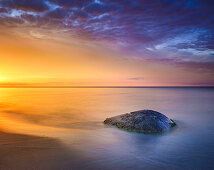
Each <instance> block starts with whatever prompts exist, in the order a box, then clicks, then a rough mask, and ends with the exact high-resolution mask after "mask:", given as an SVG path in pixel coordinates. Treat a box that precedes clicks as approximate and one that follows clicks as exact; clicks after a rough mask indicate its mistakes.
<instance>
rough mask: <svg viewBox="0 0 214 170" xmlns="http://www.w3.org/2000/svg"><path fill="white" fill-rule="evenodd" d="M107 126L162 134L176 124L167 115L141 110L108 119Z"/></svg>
mask: <svg viewBox="0 0 214 170" xmlns="http://www.w3.org/2000/svg"><path fill="white" fill-rule="evenodd" d="M104 123H105V124H107V125H112V126H116V127H118V128H120V129H124V130H128V131H134V132H141V133H162V132H166V131H168V130H170V129H171V128H172V127H174V126H175V125H176V123H175V122H174V121H173V120H171V119H169V118H168V117H166V116H165V115H163V114H161V113H159V112H157V111H153V110H139V111H135V112H131V113H126V114H122V115H119V116H115V117H111V118H107V119H106V120H105V121H104Z"/></svg>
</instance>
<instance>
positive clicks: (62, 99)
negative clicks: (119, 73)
mask: <svg viewBox="0 0 214 170" xmlns="http://www.w3.org/2000/svg"><path fill="white" fill-rule="evenodd" d="M140 109H153V110H157V111H159V112H162V113H164V114H166V115H167V116H168V117H170V118H171V119H173V120H175V121H176V122H177V124H178V126H177V127H176V128H174V129H173V130H172V131H171V132H169V133H167V134H162V135H144V134H139V133H130V132H126V131H122V130H119V129H117V128H114V127H108V126H105V125H104V124H102V121H103V120H104V119H105V118H106V117H111V116H114V115H118V114H122V113H126V112H130V111H135V110H140ZM213 122H214V89H213V88H127V89H126V88H98V89H95V88H79V89H78V88H70V89H69V88H59V89H54V88H53V89H45V88H38V89H37V88H32V89H31V88H26V89H24V88H20V89H15V88H14V89H13V88H0V129H2V130H4V131H7V132H13V133H18V134H27V135H37V136H46V137H51V138H54V139H58V140H59V141H60V143H61V144H62V145H63V146H64V147H65V148H66V151H67V153H68V156H67V157H66V158H65V159H64V163H63V166H64V167H62V168H64V169H71V168H73V169H142V168H145V169H214V123H213ZM32 152H33V151H32ZM67 153H66V154H67ZM11 154H12V153H11ZM69 155H70V156H69ZM0 159H1V158H0ZM42 164H55V165H56V167H57V164H60V160H59V159H58V158H54V156H53V157H52V158H47V160H45V161H44V162H41V167H42ZM32 168H33V167H32Z"/></svg>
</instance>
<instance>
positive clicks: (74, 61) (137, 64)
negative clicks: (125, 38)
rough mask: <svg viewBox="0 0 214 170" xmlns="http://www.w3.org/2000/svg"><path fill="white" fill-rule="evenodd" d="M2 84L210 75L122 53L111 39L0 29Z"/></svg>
mask: <svg viewBox="0 0 214 170" xmlns="http://www.w3.org/2000/svg"><path fill="white" fill-rule="evenodd" d="M0 51H1V52H0V85H4V86H7V85H35V86H36V85H42V86H43V85H44V86H45V85H48V86H170V85H172V86H177V85H178V86H188V85H194V84H197V83H198V82H202V83H203V82H207V80H210V79H212V75H210V74H207V73H206V72H204V73H201V72H200V74H199V73H198V72H197V71H194V70H190V69H189V70H188V69H183V68H179V67H178V66H176V67H175V66H173V65H171V66H170V65H166V64H162V63H158V62H157V63H155V62H152V61H148V60H143V59H139V58H137V57H135V56H131V55H129V54H125V53H122V52H121V51H120V49H118V48H117V46H114V44H110V43H109V42H107V41H102V42H96V41H94V40H90V38H87V36H86V38H82V37H78V36H75V35H74V36H70V35H68V34H66V33H63V32H62V33H59V34H54V33H53V32H52V33H47V32H45V31H44V30H42V29H35V28H28V29H26V28H25V29H20V30H17V29H14V28H13V29H12V28H11V29H8V30H7V31H3V30H2V31H1V32H0Z"/></svg>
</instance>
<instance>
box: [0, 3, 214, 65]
mask: <svg viewBox="0 0 214 170" xmlns="http://www.w3.org/2000/svg"><path fill="white" fill-rule="evenodd" d="M0 4H1V6H2V7H1V8H0V20H1V22H2V23H4V24H5V25H8V23H10V25H12V24H14V26H19V25H20V24H26V21H27V23H28V24H35V23H36V24H37V25H39V26H43V25H44V26H45V27H46V28H47V25H48V24H49V25H51V27H52V28H53V27H54V28H58V27H57V26H58V25H60V26H61V27H60V28H62V27H66V28H69V29H71V30H74V31H75V32H76V34H77V35H82V36H83V37H89V36H90V38H91V39H93V40H101V41H107V42H109V43H110V44H113V45H111V46H116V47H119V48H118V49H119V50H121V51H122V52H124V53H127V54H131V55H132V56H137V57H138V58H143V59H147V60H153V61H154V62H155V61H156V62H165V63H174V64H177V65H178V66H181V65H182V67H185V66H187V67H188V66H189V65H190V62H192V63H193V65H198V67H203V68H204V67H206V66H207V64H205V63H210V64H211V65H212V63H213V62H214V59H213V53H214V37H213V35H214V29H213V28H214V17H213V16H214V12H213V5H214V4H213V1H211V0H193V1H187V0H175V1H170V0H161V1H155V0H151V1H148V0H135V1H133V0H121V1H114V0H100V1H94V0H46V1H43V0H35V1H34V0H32V1H27V0H2V1H1V3H0ZM4 9H7V10H8V11H14V10H15V9H16V10H18V11H16V13H21V15H20V16H19V15H14V12H13V13H12V12H9V14H7V15H5V12H6V11H5V10H4ZM1 11H2V12H1ZM35 12H43V13H42V14H40V13H35ZM47 29H49V28H47ZM74 31H73V32H74ZM85 35H87V36H85ZM168 61H170V62H168ZM185 62H186V63H187V64H186V65H185V64H180V63H185ZM195 63H201V64H195ZM191 67H192V66H191ZM209 68H211V67H210V66H209Z"/></svg>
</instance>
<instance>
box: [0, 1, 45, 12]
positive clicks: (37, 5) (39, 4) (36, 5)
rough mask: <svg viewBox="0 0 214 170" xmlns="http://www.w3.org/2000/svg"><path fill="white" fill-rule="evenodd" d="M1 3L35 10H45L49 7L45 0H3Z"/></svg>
mask: <svg viewBox="0 0 214 170" xmlns="http://www.w3.org/2000/svg"><path fill="white" fill-rule="evenodd" d="M1 5H2V6H4V7H7V8H13V9H21V10H24V11H34V12H43V11H45V10H47V9H48V6H47V5H46V4H45V1H43V0H36V1H35V0H30V1H29V0H1Z"/></svg>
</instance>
